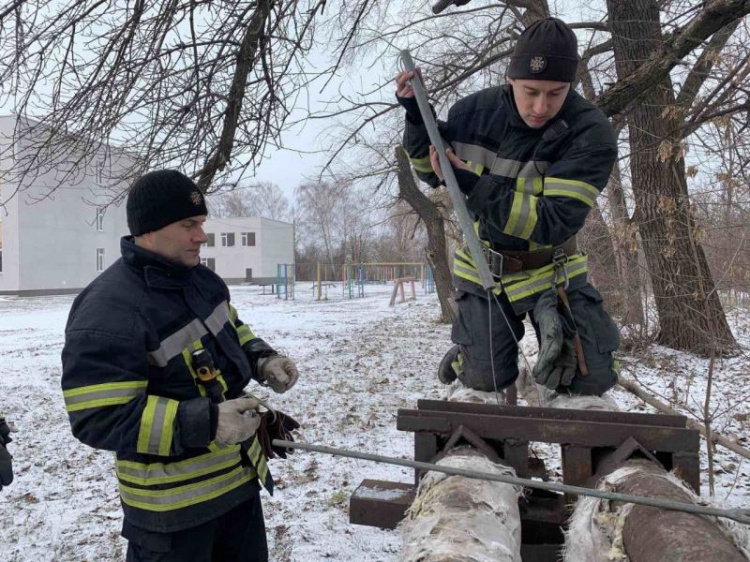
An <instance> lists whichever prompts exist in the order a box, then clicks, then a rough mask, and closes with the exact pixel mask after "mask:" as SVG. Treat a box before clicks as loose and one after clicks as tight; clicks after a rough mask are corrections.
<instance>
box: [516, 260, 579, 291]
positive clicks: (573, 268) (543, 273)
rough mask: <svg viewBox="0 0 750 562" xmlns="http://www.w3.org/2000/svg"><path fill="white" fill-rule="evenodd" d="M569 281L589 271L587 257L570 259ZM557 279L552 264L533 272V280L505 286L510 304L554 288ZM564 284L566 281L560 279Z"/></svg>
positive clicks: (568, 266)
mask: <svg viewBox="0 0 750 562" xmlns="http://www.w3.org/2000/svg"><path fill="white" fill-rule="evenodd" d="M566 267H567V272H568V279H572V278H573V277H577V276H578V275H583V274H584V273H586V272H587V271H588V267H587V259H586V256H577V257H573V258H570V259H569V260H568V264H567V266H566ZM554 278H555V271H554V265H552V264H550V265H548V266H545V267H543V268H540V269H538V270H535V271H534V272H532V275H531V278H530V279H528V280H526V281H521V282H518V283H515V284H506V285H505V294H506V295H508V300H509V301H510V302H516V301H519V300H521V299H523V298H526V297H530V296H531V295H535V294H536V293H539V292H541V291H545V290H547V289H551V288H552V283H553V280H554ZM558 281H559V283H563V282H564V279H559V280H558Z"/></svg>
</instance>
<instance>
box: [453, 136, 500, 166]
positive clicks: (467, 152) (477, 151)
mask: <svg viewBox="0 0 750 562" xmlns="http://www.w3.org/2000/svg"><path fill="white" fill-rule="evenodd" d="M453 150H455V151H456V156H458V157H459V158H460V159H461V160H471V161H472V162H474V164H481V165H483V166H484V167H485V168H487V169H489V168H490V166H492V163H493V162H494V161H495V157H496V156H495V153H494V152H492V151H491V150H487V149H486V148H483V147H481V146H479V145H476V144H467V143H465V142H454V143H453Z"/></svg>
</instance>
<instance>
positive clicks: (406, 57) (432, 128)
mask: <svg viewBox="0 0 750 562" xmlns="http://www.w3.org/2000/svg"><path fill="white" fill-rule="evenodd" d="M401 60H402V61H403V63H404V68H406V70H410V71H412V72H415V74H414V78H412V79H411V80H409V84H410V85H411V87H412V89H413V90H414V97H415V98H416V100H417V105H419V112H420V113H421V114H422V120H423V121H424V124H425V127H426V128H427V134H428V135H429V136H430V142H431V143H432V144H433V146H434V147H435V150H436V151H437V154H438V158H439V159H440V169H441V170H442V171H443V175H444V176H445V184H446V186H447V187H448V193H449V194H450V196H451V201H452V202H453V210H454V211H455V212H456V216H457V217H458V223H459V225H461V230H462V231H463V234H464V240H466V246H467V247H468V249H469V252H470V253H471V257H472V258H473V259H474V265H475V266H476V268H477V271H478V272H479V278H480V279H481V280H482V287H484V289H485V290H489V289H494V288H495V285H497V283H496V282H495V280H494V279H493V277H492V273H490V268H489V266H488V265H487V260H486V259H485V258H484V252H482V245H481V244H480V242H479V237H478V236H477V234H476V232H474V224H473V221H472V220H471V217H470V216H469V211H468V209H467V208H466V202H465V200H464V195H463V193H461V190H460V189H459V188H458V181H457V180H456V175H455V174H454V173H453V166H451V163H450V160H448V155H447V154H446V153H445V143H443V138H442V137H441V136H440V132H439V131H438V127H437V123H436V122H435V118H434V117H433V116H432V111H431V110H430V103H429V102H428V101H427V94H426V93H425V91H424V88H422V82H421V81H420V80H419V77H418V76H417V75H416V70H415V66H414V61H413V60H412V58H411V54H410V53H409V51H408V50H403V51H401Z"/></svg>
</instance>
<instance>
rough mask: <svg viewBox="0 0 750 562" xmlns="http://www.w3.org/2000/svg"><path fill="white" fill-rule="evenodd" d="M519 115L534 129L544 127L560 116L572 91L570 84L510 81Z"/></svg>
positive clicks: (549, 81)
mask: <svg viewBox="0 0 750 562" xmlns="http://www.w3.org/2000/svg"><path fill="white" fill-rule="evenodd" d="M510 86H511V88H513V99H514V100H515V101H516V108H517V109H518V113H519V115H520V116H521V119H523V121H524V123H526V124H527V125H528V126H529V127H531V128H532V129H538V128H540V127H543V126H544V125H545V124H546V123H547V122H548V121H549V120H550V119H552V118H553V117H554V116H555V115H557V114H558V112H559V111H560V109H561V108H562V106H563V103H564V102H565V97H566V96H567V95H568V92H569V91H570V82H552V81H551V80H520V79H515V80H510Z"/></svg>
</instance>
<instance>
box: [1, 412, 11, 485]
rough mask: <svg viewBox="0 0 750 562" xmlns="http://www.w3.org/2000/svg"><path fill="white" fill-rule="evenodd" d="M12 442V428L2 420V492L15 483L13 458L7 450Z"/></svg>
mask: <svg viewBox="0 0 750 562" xmlns="http://www.w3.org/2000/svg"><path fill="white" fill-rule="evenodd" d="M11 441H12V439H11V438H10V428H9V427H8V424H7V423H5V420H4V419H3V418H0V490H2V489H3V486H7V485H9V484H10V483H11V482H13V456H12V455H11V454H10V453H9V452H8V449H6V448H5V446H6V445H7V444H8V443H10V442H11Z"/></svg>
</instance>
